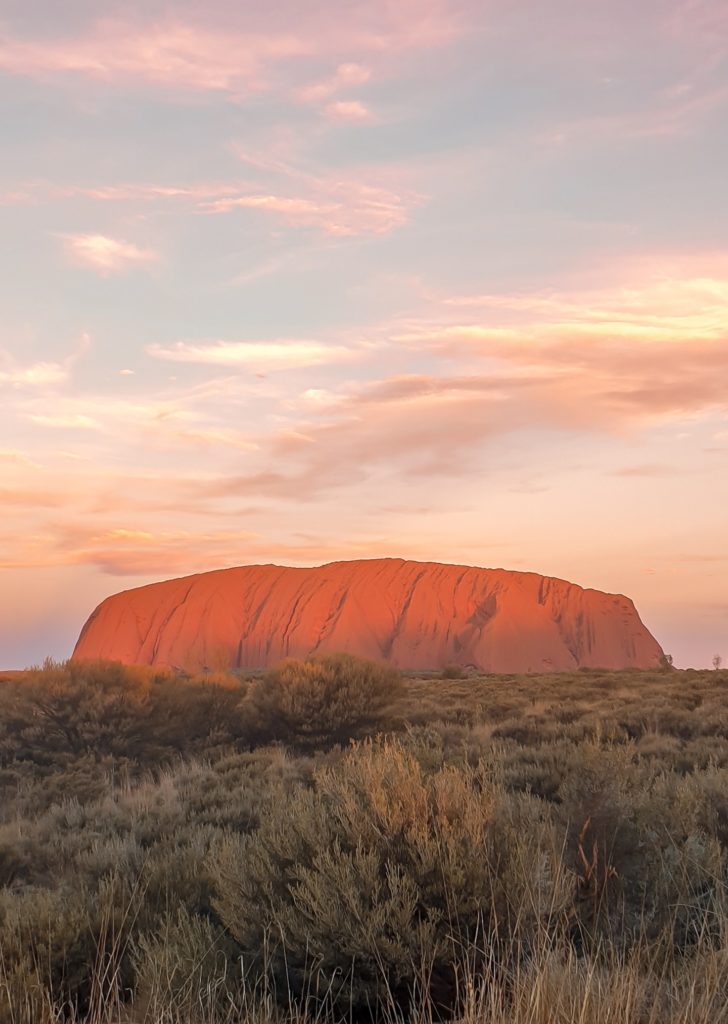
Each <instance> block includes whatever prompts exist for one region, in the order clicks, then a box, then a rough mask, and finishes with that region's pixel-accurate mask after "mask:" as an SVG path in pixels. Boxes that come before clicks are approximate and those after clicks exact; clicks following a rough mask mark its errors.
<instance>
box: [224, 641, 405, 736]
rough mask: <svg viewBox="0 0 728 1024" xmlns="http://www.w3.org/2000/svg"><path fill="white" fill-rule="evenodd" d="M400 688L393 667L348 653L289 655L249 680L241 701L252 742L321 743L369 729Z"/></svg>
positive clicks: (378, 723) (378, 722)
mask: <svg viewBox="0 0 728 1024" xmlns="http://www.w3.org/2000/svg"><path fill="white" fill-rule="evenodd" d="M401 692H402V677H401V675H400V673H399V672H397V670H396V669H394V668H392V667H391V666H389V665H385V664H381V663H379V662H374V661H369V660H367V659H365V658H356V657H354V656H353V655H350V654H329V655H323V656H322V657H312V658H307V659H306V660H305V661H298V660H296V659H294V658H290V659H288V660H287V661H284V662H283V663H282V664H281V665H278V666H277V667H276V668H274V669H272V670H271V671H270V672H267V673H266V674H265V675H264V676H263V677H262V678H260V679H255V680H253V681H252V682H251V683H250V684H249V688H248V692H247V694H246V696H245V699H244V701H243V703H242V705H241V708H242V712H243V717H244V720H245V721H246V723H247V726H248V728H249V730H250V734H251V737H253V738H254V739H255V740H256V741H257V742H261V741H263V742H266V741H269V740H283V741H284V742H288V743H293V744H295V745H298V746H302V747H315V746H326V745H330V744H333V743H344V742H346V741H347V740H350V739H352V738H355V737H357V736H362V735H364V734H366V733H369V732H372V731H374V730H376V729H378V728H380V727H381V726H382V724H383V723H384V722H385V721H386V716H387V712H388V711H389V710H390V708H391V707H392V704H393V703H394V701H395V700H396V699H397V698H398V697H399V696H400V694H401Z"/></svg>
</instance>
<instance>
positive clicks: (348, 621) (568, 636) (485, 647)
mask: <svg viewBox="0 0 728 1024" xmlns="http://www.w3.org/2000/svg"><path fill="white" fill-rule="evenodd" d="M332 652H349V653H351V654H356V655H360V656H363V657H368V658H374V659H377V660H382V661H387V662H390V663H391V664H393V665H396V666H398V667H400V668H402V669H413V670H418V669H419V670H424V669H441V668H443V667H444V666H446V665H451V664H456V665H462V666H471V667H473V668H475V669H477V670H479V671H483V672H538V671H569V670H573V669H575V668H579V667H582V666H583V667H595V668H596V667H598V668H606V669H622V668H650V667H653V666H656V665H658V664H659V662H660V658H661V656H662V649H661V648H660V645H659V644H658V643H657V641H656V640H655V638H654V637H653V636H652V635H651V634H650V632H649V631H648V629H647V628H646V627H645V626H644V624H643V623H642V621H641V619H640V617H639V615H638V613H637V610H636V608H635V606H634V604H633V603H632V601H631V600H630V599H629V598H627V597H624V596H622V595H619V594H607V593H603V592H602V591H598V590H590V589H584V588H582V587H580V586H577V585H576V584H574V583H568V582H566V581H565V580H561V579H555V578H551V577H547V576H541V575H538V574H537V573H532V572H512V571H509V570H505V569H481V568H477V567H473V566H464V565H445V564H441V563H438V562H415V561H406V560H403V559H399V558H381V559H370V560H361V561H348V562H332V563H329V564H328V565H322V566H317V567H315V568H294V567H289V566H278V565H250V566H241V567H238V568H231V569H220V570H216V571H212V572H205V573H199V574H197V575H193V576H186V577H183V578H180V579H173V580H166V581H164V582H160V583H152V584H150V585H148V586H143V587H138V588H136V589H133V590H127V591H124V592H122V593H118V594H115V595H113V596H112V597H108V598H107V599H106V600H105V601H103V602H102V603H101V604H100V605H99V606H98V608H96V610H95V611H94V612H93V613H92V615H91V616H90V618H89V619H88V621H87V622H86V624H85V626H84V627H83V630H82V632H81V635H80V637H79V640H78V643H77V644H76V648H75V650H74V654H73V657H74V658H75V659H79V660H83V659H96V658H103V659H110V660H115V661H121V662H124V663H126V664H144V665H159V666H167V667H172V668H177V669H186V668H200V667H223V666H224V667H226V668H227V667H229V668H249V669H255V668H263V667H266V666H269V665H272V664H275V663H277V662H279V661H281V660H282V659H283V658H286V657H305V656H308V655H310V654H324V653H332Z"/></svg>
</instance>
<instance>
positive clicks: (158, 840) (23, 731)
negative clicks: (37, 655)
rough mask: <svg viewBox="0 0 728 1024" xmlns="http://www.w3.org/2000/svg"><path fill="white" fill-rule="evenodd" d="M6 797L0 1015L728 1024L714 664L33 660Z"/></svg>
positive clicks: (722, 696) (725, 696) (726, 741)
mask: <svg viewBox="0 0 728 1024" xmlns="http://www.w3.org/2000/svg"><path fill="white" fill-rule="evenodd" d="M445 674H446V675H450V676H453V675H457V673H455V672H450V673H445ZM0 797H1V802H0V886H2V888H1V889H0V1024H48V1022H50V1021H63V1020H65V1021H75V1022H81V1021H87V1022H89V1024H111V1022H126V1024H132V1022H133V1024H234V1022H239V1021H246V1022H248V1021H249V1022H251V1024H253V1022H256V1024H258V1022H259V1024H268V1022H270V1024H274V1022H277V1021H281V1022H283V1021H289V1020H290V1021H293V1020H295V1021H296V1022H299V1024H309V1022H310V1024H314V1022H322V1024H329V1022H334V1021H343V1020H344V1019H345V1018H346V1019H347V1020H354V1019H356V1020H357V1021H358V1020H371V1019H384V1020H392V1021H395V1020H397V1021H399V1020H422V1021H423V1024H424V1022H425V1021H432V1020H433V1019H455V1020H462V1021H464V1022H470V1021H472V1022H473V1024H474V1022H475V1021H476V1020H477V1021H480V1022H483V1024H567V1022H572V1021H574V1022H576V1021H579V1022H583V1024H610V1022H614V1024H617V1022H620V1024H622V1022H624V1024H662V1022H667V1024H678V1022H680V1024H688V1022H690V1024H693V1022H696V1024H702V1022H705V1024H708V1022H721V1021H728V904H727V901H726V896H727V894H728V890H727V889H726V882H727V881H728V672H719V671H716V672H678V671H674V670H669V669H667V668H666V670H665V671H660V672H657V671H656V672H652V673H649V672H642V673H640V672H623V673H608V672H601V671H597V670H591V671H588V672H580V673H576V674H574V675H551V676H527V677H523V676H522V677H515V676H497V677H496V676H493V677H487V678H475V677H474V678H467V679H457V678H434V677H433V678H428V679H414V678H407V679H402V678H401V677H400V676H399V675H398V674H397V673H395V672H393V671H392V670H390V669H387V668H385V667H382V666H374V665H371V664H369V663H362V662H359V661H357V660H355V659H351V658H346V657H338V658H327V659H319V660H317V661H313V662H311V663H308V664H301V663H288V664H286V665H284V666H282V667H281V668H280V669H279V670H276V671H274V672H272V673H269V674H268V675H267V676H264V677H260V676H258V677H250V678H242V677H236V676H232V675H225V674H219V675H206V676H196V677H189V678H182V677H173V676H171V675H169V674H166V673H163V672H158V671H155V670H146V669H145V670H142V669H124V668H122V667H120V666H118V665H109V664H97V665H73V664H66V665H55V664H47V665H46V666H45V667H44V668H43V669H39V670H34V671H30V672H28V673H25V674H21V675H18V676H13V677H8V678H6V679H3V678H2V677H0Z"/></svg>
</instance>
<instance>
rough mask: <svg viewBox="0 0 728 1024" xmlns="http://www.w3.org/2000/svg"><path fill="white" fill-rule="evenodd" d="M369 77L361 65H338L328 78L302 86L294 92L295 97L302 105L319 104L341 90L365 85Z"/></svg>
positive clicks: (365, 68) (366, 70)
mask: <svg viewBox="0 0 728 1024" xmlns="http://www.w3.org/2000/svg"><path fill="white" fill-rule="evenodd" d="M371 75H372V73H371V71H370V69H369V68H367V67H364V66H363V65H361V64H339V66H338V68H337V69H336V72H335V73H334V74H333V75H331V76H330V77H329V78H325V79H323V80H322V81H319V82H314V83H313V84H311V85H306V86H302V87H301V88H299V89H297V90H296V92H295V96H296V98H297V99H299V100H301V102H303V103H319V102H321V101H323V100H327V99H330V97H331V96H333V95H334V94H335V93H337V92H338V91H339V90H340V89H342V88H346V87H351V86H359V85H365V84H366V83H367V82H368V81H369V79H370V78H371Z"/></svg>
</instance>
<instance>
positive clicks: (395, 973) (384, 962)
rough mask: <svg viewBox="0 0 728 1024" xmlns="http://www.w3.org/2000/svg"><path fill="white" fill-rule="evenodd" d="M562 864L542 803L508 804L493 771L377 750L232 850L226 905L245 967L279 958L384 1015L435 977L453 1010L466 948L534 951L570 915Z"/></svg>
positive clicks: (297, 794)
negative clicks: (389, 998)
mask: <svg viewBox="0 0 728 1024" xmlns="http://www.w3.org/2000/svg"><path fill="white" fill-rule="evenodd" d="M558 853H559V848H558V844H557V843H556V842H555V836H554V834H553V832H552V830H551V828H550V827H549V825H548V822H547V821H546V819H545V817H544V815H543V812H542V808H541V807H540V806H539V804H538V802H537V801H534V800H532V799H530V798H527V797H520V798H516V799H512V800H510V801H505V802H504V800H503V794H502V792H500V791H499V789H498V788H497V787H496V786H495V784H494V783H493V781H492V778H491V776H490V773H489V771H488V768H487V766H486V765H481V766H480V767H479V768H476V769H470V768H463V769H456V768H453V767H450V766H443V767H441V768H439V769H437V770H435V771H434V772H432V773H427V772H426V771H425V770H424V769H423V767H422V765H421V764H420V762H419V761H418V760H417V759H416V758H415V756H414V754H413V753H412V752H411V751H409V750H407V749H406V748H405V747H404V746H403V745H402V744H400V743H396V742H384V743H381V744H378V743H377V744H372V743H367V744H365V745H363V746H359V747H356V748H355V749H353V750H352V751H351V752H350V753H349V754H348V755H347V756H346V757H345V759H344V760H343V762H341V763H340V764H339V765H335V766H332V767H327V768H322V769H319V770H317V771H316V772H315V774H314V786H313V788H312V789H299V790H297V791H294V792H293V793H284V792H280V793H279V794H278V796H277V798H276V799H275V800H274V801H273V802H272V803H271V805H270V808H269V813H268V815H266V817H265V818H264V819H263V820H262V821H261V825H260V827H259V829H258V830H257V831H256V832H255V833H253V834H251V835H248V836H243V837H239V838H231V839H230V840H229V841H228V842H227V844H226V845H225V846H224V847H223V848H222V849H221V851H220V854H219V858H218V860H217V862H216V864H215V865H214V871H215V873H216V877H217V894H218V895H217V899H216V902H215V906H216V909H217V911H218V913H219V915H220V917H221V919H222V921H223V922H224V924H225V925H226V926H227V928H228V929H229V931H230V932H231V934H232V935H233V936H234V938H235V939H236V940H237V941H238V943H239V945H240V947H241V950H242V951H243V953H244V955H245V956H247V957H249V958H252V959H253V960H256V959H257V960H258V961H260V951H261V950H263V949H266V948H268V949H270V950H271V952H270V956H271V962H272V965H273V968H274V970H277V972H278V974H279V976H281V977H283V976H285V977H286V979H287V984H289V985H291V986H293V989H294V991H296V992H298V993H303V992H304V991H305V990H306V988H307V985H308V984H309V981H308V979H309V977H310V974H311V973H312V972H318V973H319V974H320V976H321V985H322V987H323V989H325V990H327V991H332V990H333V989H335V990H337V991H340V992H341V997H342V999H343V1000H345V1001H346V1000H349V999H351V1000H353V1002H354V1004H355V1005H356V1006H362V1007H363V1006H366V1005H369V1006H375V1005H377V1003H378V1002H381V1001H382V1000H383V998H384V993H386V992H390V993H395V994H396V995H397V997H398V998H406V993H407V992H408V991H409V990H410V989H411V987H412V985H413V984H414V982H415V979H416V978H417V977H419V976H420V972H423V971H424V972H426V973H427V975H428V976H429V978H430V983H429V984H430V986H431V988H432V990H433V992H436V993H437V998H438V1000H439V1001H441V1002H443V1003H446V1004H449V1005H451V1006H452V1004H453V1000H454V990H455V984H456V973H455V972H456V966H457V963H458V960H459V958H460V957H461V956H462V952H463V949H464V948H466V947H468V945H469V944H475V943H480V945H481V947H482V946H484V945H488V942H487V941H486V939H487V938H488V936H490V940H491V941H496V939H497V938H498V937H501V938H502V939H503V940H504V941H505V942H510V941H512V940H513V938H514V936H516V935H518V937H519V938H520V939H521V940H523V941H527V940H529V939H531V938H533V937H534V936H535V934H536V933H537V931H538V929H539V927H541V926H543V925H544V924H545V923H547V922H548V921H550V920H553V919H555V917H556V916H557V915H558V914H559V913H560V912H561V911H562V910H563V909H564V907H565V906H566V903H567V896H568V892H569V889H570V886H571V880H570V878H569V877H567V876H565V875H564V874H563V873H562V872H561V869H560V861H559V857H558Z"/></svg>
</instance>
